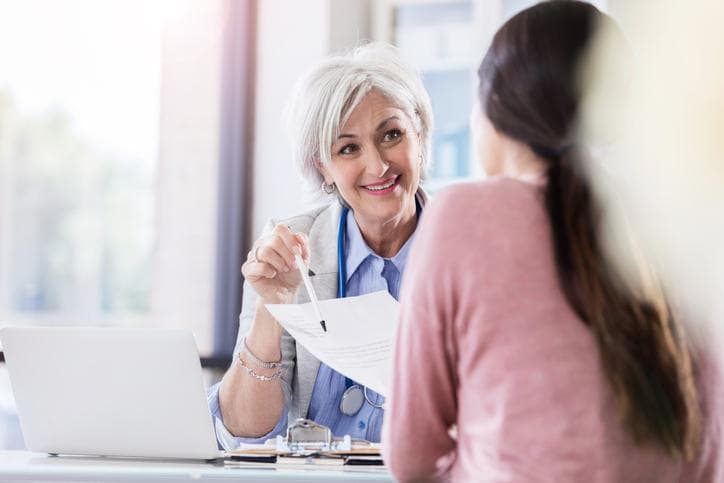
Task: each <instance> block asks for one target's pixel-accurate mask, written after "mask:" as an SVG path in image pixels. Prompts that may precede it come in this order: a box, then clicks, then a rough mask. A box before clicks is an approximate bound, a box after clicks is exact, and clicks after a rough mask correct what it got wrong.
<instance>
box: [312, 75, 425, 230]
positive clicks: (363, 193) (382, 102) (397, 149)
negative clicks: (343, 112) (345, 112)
mask: <svg viewBox="0 0 724 483" xmlns="http://www.w3.org/2000/svg"><path fill="white" fill-rule="evenodd" d="M340 131H341V133H340V135H339V137H338V138H337V139H336V140H335V142H334V144H333V145H332V150H331V153H332V156H331V157H332V162H331V163H330V164H329V165H327V166H322V167H321V171H322V174H323V176H324V179H325V182H326V183H327V184H329V183H332V182H333V183H335V184H336V185H337V190H338V191H339V194H340V195H341V196H342V198H343V199H344V200H345V201H346V202H347V204H348V205H349V206H350V208H351V209H352V210H353V211H354V214H355V218H356V219H357V221H358V222H361V223H363V224H366V225H379V226H384V225H385V224H386V223H388V222H391V221H395V219H400V218H402V219H404V218H407V217H408V216H410V215H412V216H414V214H415V193H416V192H417V188H418V186H419V184H420V174H421V169H422V168H421V165H422V158H421V146H420V136H419V134H418V132H417V129H416V128H415V124H414V123H413V121H412V120H411V119H410V117H409V116H408V115H407V113H406V112H405V111H404V110H402V109H400V108H399V107H397V106H395V105H394V104H393V103H392V102H390V100H389V99H388V98H387V97H385V96H384V95H383V94H382V93H380V92H379V91H377V90H375V89H372V90H371V91H370V92H369V93H368V94H367V95H366V96H365V97H364V98H363V99H362V101H361V102H360V103H359V104H358V105H357V107H356V108H355V109H354V111H352V114H351V115H350V117H349V119H348V120H347V122H346V123H345V124H344V126H342V129H341V130H340Z"/></svg>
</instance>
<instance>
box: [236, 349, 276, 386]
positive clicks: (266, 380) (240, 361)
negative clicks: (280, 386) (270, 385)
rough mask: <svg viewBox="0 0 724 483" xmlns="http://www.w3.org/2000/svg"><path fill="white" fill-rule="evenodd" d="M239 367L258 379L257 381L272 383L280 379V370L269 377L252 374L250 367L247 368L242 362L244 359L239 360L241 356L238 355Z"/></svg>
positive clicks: (252, 370)
mask: <svg viewBox="0 0 724 483" xmlns="http://www.w3.org/2000/svg"><path fill="white" fill-rule="evenodd" d="M239 365H241V367H242V368H243V369H244V370H245V371H246V373H247V374H249V375H250V376H251V377H253V378H256V379H258V380H260V381H263V382H271V381H274V380H276V379H280V378H281V377H282V371H281V369H280V370H278V371H277V372H275V373H274V374H272V375H271V376H265V375H263V374H257V373H256V372H254V369H252V368H251V367H249V366H247V365H246V363H245V362H244V359H242V358H241V354H239Z"/></svg>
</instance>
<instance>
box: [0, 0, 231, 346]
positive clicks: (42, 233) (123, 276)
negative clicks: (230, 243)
mask: <svg viewBox="0 0 724 483" xmlns="http://www.w3.org/2000/svg"><path fill="white" fill-rule="evenodd" d="M222 10H223V2H221V1H220V0H217V1H208V2H194V3H193V5H192V4H191V2H188V1H182V2H168V1H147V0H112V1H111V0H109V1H104V2H97V1H95V0H66V1H63V2H56V1H53V0H30V1H24V2H15V1H12V0H0V65H1V66H2V69H0V321H2V323H3V324H12V325H101V326H106V325H113V326H143V327H145V326H158V327H181V328H188V329H190V330H192V331H193V332H194V334H195V336H196V339H197V343H198V346H199V350H200V352H201V353H202V354H210V353H211V352H212V350H213V344H214V340H213V335H214V334H213V329H214V301H215V300H214V283H215V277H216V273H215V270H216V263H217V260H216V256H217V249H216V245H217V198H216V196H217V184H218V176H219V151H220V148H219V139H220V134H219V133H220V122H221V115H220V106H221V102H220V95H221V89H222V86H221V76H222V70H221V62H222V44H223V42H222V33H223V29H222V25H223V22H222V20H223V18H224V17H223V13H224V12H223V11H222ZM232 263H235V262H232Z"/></svg>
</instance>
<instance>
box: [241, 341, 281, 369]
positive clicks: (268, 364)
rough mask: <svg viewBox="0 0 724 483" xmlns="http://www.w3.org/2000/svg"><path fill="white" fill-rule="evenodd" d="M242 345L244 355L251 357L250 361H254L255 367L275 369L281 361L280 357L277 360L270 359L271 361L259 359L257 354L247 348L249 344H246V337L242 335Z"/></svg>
mask: <svg viewBox="0 0 724 483" xmlns="http://www.w3.org/2000/svg"><path fill="white" fill-rule="evenodd" d="M241 342H242V347H243V349H244V352H246V355H248V356H249V359H251V362H253V363H254V365H255V366H257V367H262V368H264V369H276V368H277V367H279V363H280V362H282V360H281V359H279V360H278V361H271V362H265V361H262V360H261V359H259V358H258V357H257V356H255V355H254V353H253V352H252V351H251V349H249V346H248V345H246V337H244V338H243V339H242V340H241Z"/></svg>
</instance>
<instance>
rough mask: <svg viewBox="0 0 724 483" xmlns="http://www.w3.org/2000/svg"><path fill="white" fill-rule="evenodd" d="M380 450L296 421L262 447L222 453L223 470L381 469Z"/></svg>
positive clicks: (310, 422) (320, 426) (376, 445)
mask: <svg viewBox="0 0 724 483" xmlns="http://www.w3.org/2000/svg"><path fill="white" fill-rule="evenodd" d="M380 450H381V447H380V445H379V444H377V443H371V442H369V441H364V440H357V439H355V440H353V439H352V438H351V437H350V436H349V435H345V436H344V437H342V438H336V437H334V436H333V435H332V431H331V430H330V429H329V428H328V427H326V426H323V425H321V424H318V423H315V422H314V421H312V420H309V419H304V418H300V419H297V420H296V421H294V423H292V424H291V425H290V426H289V427H288V428H287V434H286V436H281V435H279V436H277V437H276V438H275V439H269V440H267V441H266V442H265V443H264V444H259V445H242V446H241V447H240V448H238V449H235V450H232V451H226V452H225V453H224V464H225V465H226V466H258V465H263V466H266V465H268V464H272V465H275V466H276V467H277V468H287V467H299V466H302V467H304V468H310V467H318V468H329V467H335V466H336V467H343V466H355V467H360V466H373V467H378V468H384V462H383V460H382V454H381V451H380Z"/></svg>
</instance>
